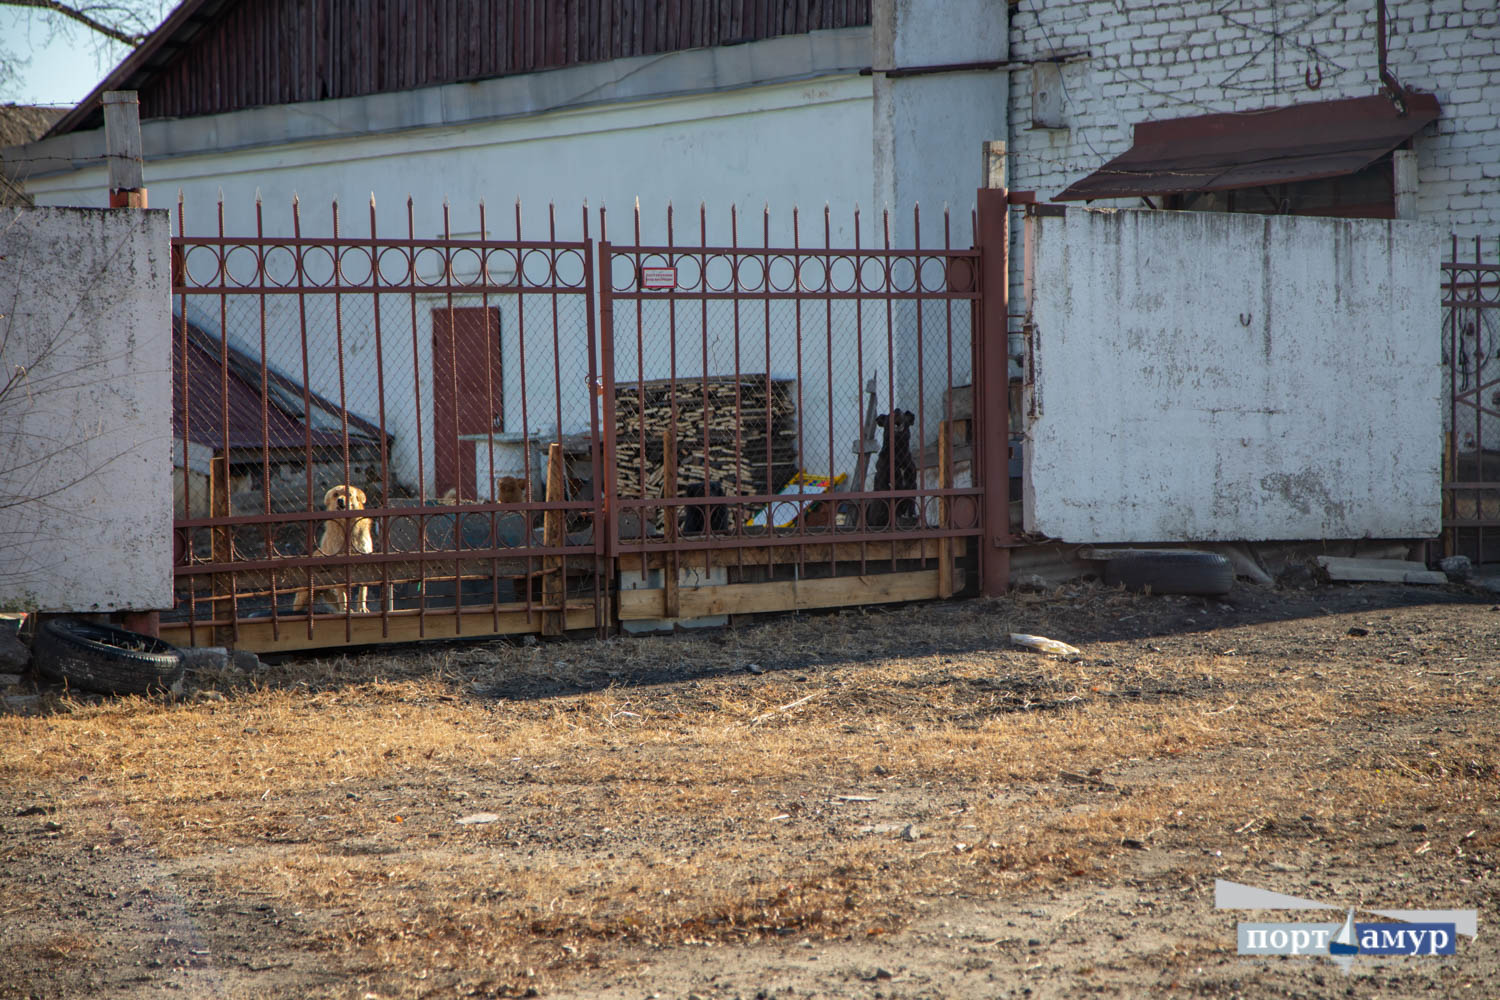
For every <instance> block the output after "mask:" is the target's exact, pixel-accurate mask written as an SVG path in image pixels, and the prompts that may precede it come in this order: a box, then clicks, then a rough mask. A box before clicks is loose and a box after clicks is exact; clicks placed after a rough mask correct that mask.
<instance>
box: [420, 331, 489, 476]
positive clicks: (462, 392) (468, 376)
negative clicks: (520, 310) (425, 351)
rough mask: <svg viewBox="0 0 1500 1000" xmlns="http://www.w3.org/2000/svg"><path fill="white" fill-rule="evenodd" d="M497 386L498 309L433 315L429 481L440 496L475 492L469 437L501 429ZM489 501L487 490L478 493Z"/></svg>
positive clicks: (472, 443) (474, 464) (471, 445)
mask: <svg viewBox="0 0 1500 1000" xmlns="http://www.w3.org/2000/svg"><path fill="white" fill-rule="evenodd" d="M500 389H501V382H500V310H499V309H496V308H464V309H460V308H443V309H434V310H433V311H432V419H433V436H434V442H433V453H434V454H433V479H434V485H435V486H436V488H437V493H438V495H439V496H441V495H443V494H446V493H447V492H448V491H449V490H456V491H457V496H458V498H459V499H460V500H476V499H481V497H480V496H478V495H477V493H476V483H475V479H476V468H477V466H476V462H475V454H474V449H475V447H476V442H474V441H472V440H465V438H466V437H467V436H471V435H476V434H488V433H490V432H491V431H499V430H501V429H502V428H503V426H504V416H503V414H504V410H503V408H502V407H501V392H500ZM480 492H482V494H483V497H482V498H483V499H488V498H489V495H490V491H489V490H488V489H486V490H483V491H480Z"/></svg>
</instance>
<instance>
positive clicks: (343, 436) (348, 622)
mask: <svg viewBox="0 0 1500 1000" xmlns="http://www.w3.org/2000/svg"><path fill="white" fill-rule="evenodd" d="M343 254H344V248H343V246H341V245H340V243H339V203H338V199H337V198H335V199H334V202H333V244H332V246H330V247H329V255H330V256H331V257H332V258H333V288H334V292H333V335H334V345H335V353H336V355H337V358H338V369H339V432H340V433H339V438H340V441H341V443H342V448H343V456H342V457H343V460H344V478H343V483H344V485H346V486H348V485H352V484H351V483H350V482H349V397H348V390H347V387H346V384H345V379H344V295H343V292H341V291H339V289H340V288H341V287H342V285H343V280H344V274H343V271H344V263H343ZM353 527H354V522H353V521H350V520H346V521H344V522H343V529H344V531H343V536H344V551H343V552H342V553H341V555H342V556H343V570H344V574H343V576H344V641H345V642H353V641H354V623H353V616H354V601H353V599H352V597H353V586H354V581H353V573H354V532H353V531H352V530H351V529H352V528H353Z"/></svg>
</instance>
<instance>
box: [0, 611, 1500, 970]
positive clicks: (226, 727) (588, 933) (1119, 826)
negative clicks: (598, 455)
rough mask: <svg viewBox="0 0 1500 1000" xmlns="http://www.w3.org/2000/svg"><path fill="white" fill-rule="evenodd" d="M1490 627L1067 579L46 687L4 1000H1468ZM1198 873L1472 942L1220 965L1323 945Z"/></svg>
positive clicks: (1498, 842)
mask: <svg viewBox="0 0 1500 1000" xmlns="http://www.w3.org/2000/svg"><path fill="white" fill-rule="evenodd" d="M1491 607H1492V606H1491V605H1490V604H1489V603H1488V602H1484V603H1481V602H1479V601H1478V599H1477V598H1473V597H1470V596H1469V595H1466V594H1463V593H1460V592H1457V591H1443V590H1436V591H1435V590H1423V591H1418V590H1416V589H1412V588H1380V587H1364V588H1326V589H1322V590H1317V591H1309V592H1303V591H1269V590H1260V589H1256V588H1244V589H1243V590H1239V591H1237V592H1236V593H1235V594H1234V595H1232V596H1231V602H1230V603H1227V604H1225V603H1219V602H1207V603H1205V602H1203V601H1199V600H1196V599H1181V598H1161V597H1157V598H1151V597H1140V596H1134V595H1127V594H1124V593H1120V592H1115V591H1108V590H1102V589H1098V588H1094V587H1088V586H1079V587H1074V588H1068V589H1065V590H1063V591H1059V592H1056V593H1053V594H1048V595H1016V596H1015V597H1012V598H1009V599H1006V600H1003V601H997V602H980V601H971V602H953V603H947V604H929V605H923V606H913V607H907V608H901V609H894V610H880V611H877V610H871V611H869V612H861V611H853V612H844V613H839V614H831V615H820V616H813V617H803V618H793V617H786V618H780V619H776V620H771V621H766V622H762V623H759V624H755V625H751V626H746V627H741V628H736V629H731V630H726V631H723V632H718V633H714V634H708V635H698V636H692V637H677V638H658V639H636V640H629V639H622V640H615V641H609V642H602V643H601V642H595V641H573V642H566V643H556V644H543V645H531V646H521V645H511V644H503V643H495V644H483V645H467V646H445V647H441V648H435V649H429V650H419V651H397V652H384V653H379V654H370V655H364V656H356V657H339V658H332V659H322V660H301V661H296V662H288V663H284V664H281V665H279V666H275V667H271V668H268V669H267V670H266V671H265V672H263V673H262V674H259V675H257V676H253V677H245V676H221V677H211V678H199V679H198V681H199V683H200V685H201V689H200V691H199V693H198V694H197V695H196V696H195V697H193V698H190V699H187V700H184V701H182V702H177V703H168V702H161V701H143V700H138V699H126V700H114V701H101V702H96V703H87V702H82V701H74V700H69V699H66V698H60V697H58V696H56V695H55V694H54V695H50V696H49V697H48V699H47V701H46V704H47V710H46V711H45V712H44V713H43V714H40V715H35V716H9V717H0V916H3V924H0V933H3V942H4V947H3V948H0V996H5V997H11V996H14V997H32V996H35V997H47V998H50V997H61V996H100V997H105V996H108V997H121V996H124V997H135V996H146V995H156V994H157V993H159V992H160V991H161V990H163V989H172V988H180V989H181V990H183V991H185V995H189V996H216V997H229V998H239V997H262V996H264V997H299V998H300V997H325V996H326V997H357V998H366V997H370V996H374V997H381V998H385V997H392V998H394V997H428V996H431V997H448V996H512V995H537V994H540V995H556V996H649V995H651V994H652V993H660V994H661V995H663V996H687V995H689V994H690V993H697V994H698V995H699V996H701V997H705V998H706V997H710V996H723V997H730V996H736V995H739V996H743V997H746V998H749V997H752V996H757V995H767V996H769V995H771V994H772V993H773V992H775V991H781V995H785V991H787V990H792V991H794V992H795V993H796V994H797V995H806V994H808V993H815V994H817V995H822V996H835V997H839V996H872V997H873V996H880V997H895V996H994V995H1012V994H1014V995H1030V996H1034V997H1035V996H1077V995H1080V994H1084V993H1090V992H1098V993H1101V994H1105V995H1121V996H1134V995H1144V994H1155V993H1159V992H1162V991H1165V990H1167V989H1170V988H1177V989H1181V990H1184V991H1186V992H1189V993H1192V992H1197V993H1200V994H1203V995H1215V996H1218V995H1224V996H1228V995H1245V996H1252V995H1261V994H1262V993H1278V994H1286V993H1299V992H1300V993H1302V994H1304V995H1322V994H1324V993H1338V994H1340V995H1341V994H1343V992H1344V991H1345V989H1346V988H1350V987H1354V988H1356V990H1357V994H1356V995H1362V996H1363V995H1382V994H1384V995H1391V996H1407V995H1411V994H1412V993H1414V992H1417V991H1421V990H1427V989H1431V990H1435V991H1437V994H1435V995H1459V994H1463V995H1476V996H1480V995H1489V993H1491V992H1492V988H1493V984H1494V982H1496V981H1497V979H1500V955H1497V949H1496V947H1495V945H1494V943H1493V935H1492V934H1490V933H1489V931H1488V927H1487V922H1488V921H1489V919H1490V918H1491V917H1492V916H1493V915H1494V913H1495V910H1496V903H1497V900H1500V883H1497V881H1496V877H1495V875H1494V873H1493V869H1494V865H1495V862H1496V859H1497V856H1500V820H1497V815H1496V810H1497V808H1500V795H1497V793H1500V774H1497V767H1500V750H1497V747H1496V742H1495V720H1496V718H1497V717H1500V716H1497V711H1500V686H1497V680H1500V677H1497V675H1500V655H1497V653H1496V650H1497V649H1500V611H1493V610H1491ZM1351 630H1352V631H1353V632H1354V633H1357V634H1351ZM1011 631H1026V632H1034V633H1041V634H1046V635H1051V636H1055V637H1057V638H1061V639H1065V640H1067V641H1069V642H1072V643H1074V644H1075V645H1078V646H1080V647H1081V648H1082V649H1083V656H1082V657H1080V658H1075V659H1073V660H1071V661H1070V660H1059V659H1052V658H1047V657H1042V656H1039V655H1037V654H1035V653H1030V652H1027V651H1024V650H1020V649H1015V648H1013V647H1011V646H1010V645H1009V644H1008V643H1007V642H1006V635H1007V634H1008V633H1009V632H1011ZM1358 633H1362V634H1358ZM752 665H754V670H752V669H750V668H751V667H752ZM476 814H490V816H488V817H481V819H487V820H488V821H480V822H467V823H466V822H462V820H464V819H465V818H471V817H473V816H475V815H476ZM1216 877H1217V878H1229V879H1232V880H1235V881H1242V882H1251V883H1254V884H1262V885H1266V886H1267V887H1268V888H1275V889H1278V890H1280V891H1284V892H1292V893H1297V894H1300V895H1311V896H1316V897H1318V898H1323V899H1327V900H1328V901H1330V902H1334V903H1346V904H1347V903H1354V902H1357V901H1362V902H1365V903H1368V904H1369V905H1378V906H1382V907H1397V906H1434V905H1442V906H1452V907H1473V908H1478V909H1479V910H1480V911H1481V917H1480V927H1481V933H1480V937H1479V939H1478V940H1477V941H1469V940H1467V939H1464V940H1463V941H1462V942H1461V943H1460V944H1459V948H1458V954H1457V955H1456V956H1455V957H1453V958H1451V959H1432V958H1429V959H1402V960H1383V962H1382V964H1375V963H1373V962H1371V961H1370V960H1364V961H1363V962H1362V964H1361V965H1360V966H1358V967H1357V972H1356V975H1355V976H1354V977H1353V978H1350V979H1348V980H1345V979H1344V978H1343V977H1342V976H1341V975H1340V974H1339V973H1338V972H1337V971H1336V970H1334V969H1333V968H1332V967H1331V966H1329V965H1328V964H1327V963H1324V962H1319V961H1316V960H1310V959H1295V960H1292V959H1253V958H1240V957H1238V956H1236V955H1234V929H1233V928H1234V923H1235V921H1236V920H1237V919H1283V920H1297V919H1309V920H1311V919H1323V917H1321V916H1319V915H1307V914H1302V915H1298V914H1294V913H1283V914H1264V913H1261V914H1232V913H1227V912H1224V911H1217V912H1216V911H1214V910H1213V909H1212V896H1213V892H1212V887H1213V880H1214V878H1216Z"/></svg>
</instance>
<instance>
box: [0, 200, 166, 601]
mask: <svg viewBox="0 0 1500 1000" xmlns="http://www.w3.org/2000/svg"><path fill="white" fill-rule="evenodd" d="M168 238H169V237H168V213H167V212H165V211H149V212H142V211H134V210H125V209H119V210H113V211H107V210H99V209H71V208H34V209H33V208H25V209H11V210H8V211H7V212H6V214H5V216H4V223H3V225H0V387H3V388H0V606H4V605H8V604H18V605H21V606H23V607H28V608H32V609H35V610H42V611H113V610H124V609H138V610H146V609H150V608H165V607H171V604H172V463H171V457H170V452H169V448H168V446H169V443H170V441H171V438H172V433H171V415H170V407H171V401H172V387H171V358H172V342H171V331H172V323H171V301H170V300H171V287H170V284H169V276H170V272H169V269H168ZM7 380H9V381H7Z"/></svg>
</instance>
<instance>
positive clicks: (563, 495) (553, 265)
mask: <svg viewBox="0 0 1500 1000" xmlns="http://www.w3.org/2000/svg"><path fill="white" fill-rule="evenodd" d="M547 238H548V240H550V241H551V242H552V243H554V244H555V243H556V242H557V207H556V204H555V203H554V202H550V201H549V202H548V203H547ZM547 284H548V286H549V289H550V290H549V292H548V298H549V299H550V301H551V304H552V400H553V404H554V409H555V415H554V420H555V422H554V424H553V431H552V440H553V442H554V443H555V444H556V445H557V452H558V462H557V463H556V467H557V468H558V469H559V470H561V471H560V473H559V475H560V476H561V482H560V483H559V484H558V488H557V489H556V490H553V489H552V484H551V483H550V482H549V483H548V484H547V499H549V500H550V499H552V497H553V496H554V495H556V496H557V498H558V499H559V500H571V499H572V497H569V496H568V491H567V485H568V475H567V457H566V455H565V454H564V452H563V449H562V439H563V422H562V342H561V338H560V335H559V333H558V330H557V248H556V246H550V247H548V248H547ZM553 465H554V463H553V462H552V458H551V452H550V450H549V452H548V461H547V472H548V475H549V476H550V475H551V473H552V469H553ZM557 513H558V515H559V518H560V520H561V530H560V533H559V536H558V544H560V545H561V544H565V543H566V542H567V518H568V512H567V511H558V512H557ZM545 534H546V533H545V531H544V535H545ZM546 541H547V544H548V545H551V544H553V542H552V539H551V538H550V537H548V538H547V539H546ZM557 574H558V581H559V590H558V594H559V603H560V604H561V605H562V611H561V612H560V613H559V615H558V618H557V621H558V623H559V624H558V633H559V634H561V632H562V629H563V628H564V627H566V620H567V605H568V570H567V560H566V559H564V558H562V557H560V556H559V557H558V560H557Z"/></svg>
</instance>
